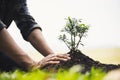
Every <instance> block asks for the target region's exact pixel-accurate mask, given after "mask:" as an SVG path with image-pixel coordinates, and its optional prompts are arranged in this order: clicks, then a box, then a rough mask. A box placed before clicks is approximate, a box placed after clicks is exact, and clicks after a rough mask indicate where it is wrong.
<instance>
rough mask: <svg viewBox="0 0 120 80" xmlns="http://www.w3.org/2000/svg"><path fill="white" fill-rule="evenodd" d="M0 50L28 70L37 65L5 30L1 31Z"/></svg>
mask: <svg viewBox="0 0 120 80" xmlns="http://www.w3.org/2000/svg"><path fill="white" fill-rule="evenodd" d="M0 50H1V51H2V52H4V53H5V54H6V55H7V56H9V57H10V58H11V59H13V60H14V61H15V62H16V63H17V64H19V65H20V66H22V67H24V68H26V69H28V68H29V67H30V66H32V65H34V63H35V62H34V61H33V60H32V59H31V58H30V57H29V56H28V55H27V54H26V53H25V52H24V51H23V50H22V49H21V48H19V46H18V45H17V44H16V43H15V41H14V40H13V39H12V37H11V36H10V35H9V33H8V32H7V30H6V29H5V28H4V29H2V30H1V31H0Z"/></svg>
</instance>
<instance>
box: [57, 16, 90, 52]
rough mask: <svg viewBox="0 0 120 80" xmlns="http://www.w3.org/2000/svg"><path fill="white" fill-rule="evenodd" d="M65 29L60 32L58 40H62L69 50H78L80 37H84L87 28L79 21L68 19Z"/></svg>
mask: <svg viewBox="0 0 120 80" xmlns="http://www.w3.org/2000/svg"><path fill="white" fill-rule="evenodd" d="M66 20H67V22H66V24H65V27H64V28H63V29H62V30H61V33H62V34H60V35H59V40H62V41H63V42H64V43H65V44H66V45H67V47H68V48H69V49H70V50H76V49H78V46H79V44H81V45H83V44H82V43H81V39H82V37H85V36H86V32H87V31H88V29H89V26H88V25H86V24H84V23H82V20H81V19H76V18H70V17H68V18H67V19H66Z"/></svg>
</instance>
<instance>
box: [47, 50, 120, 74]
mask: <svg viewBox="0 0 120 80" xmlns="http://www.w3.org/2000/svg"><path fill="white" fill-rule="evenodd" d="M68 54H70V57H71V60H69V61H67V62H61V63H60V64H58V65H49V66H47V67H46V68H49V69H50V68H54V69H59V68H63V69H69V68H70V67H72V66H74V65H81V66H83V67H84V68H83V69H82V71H81V72H82V73H85V72H88V71H90V69H91V68H92V67H94V68H99V69H102V70H103V71H105V72H108V71H110V70H113V69H117V68H120V65H114V64H103V63H100V62H99V61H95V60H93V59H91V58H90V57H88V56H86V55H84V54H83V53H82V52H81V51H80V50H76V51H75V50H71V51H70V52H69V53H68Z"/></svg>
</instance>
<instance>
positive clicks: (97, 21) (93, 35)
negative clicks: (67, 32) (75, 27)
mask: <svg viewBox="0 0 120 80" xmlns="http://www.w3.org/2000/svg"><path fill="white" fill-rule="evenodd" d="M27 1H28V2H27V3H28V9H29V12H30V14H31V15H32V16H33V17H34V18H35V20H36V22H37V23H38V24H39V25H40V26H41V27H42V29H43V31H42V32H43V35H44V37H45V39H46V41H47V43H48V45H49V46H50V47H51V48H52V49H53V50H54V51H58V52H62V51H66V50H68V49H67V47H66V45H65V44H64V43H63V42H61V41H59V40H58V35H59V33H60V29H61V28H62V27H64V25H65V19H64V18H67V17H68V16H70V17H71V18H78V19H83V21H84V22H85V23H86V24H89V25H90V26H91V27H90V30H89V31H88V33H87V34H88V36H87V37H86V38H83V39H82V41H83V44H84V45H85V46H84V47H82V48H96V47H120V9H119V8H120V0H27ZM8 30H9V32H10V33H11V35H12V36H13V38H14V40H15V41H16V42H17V43H18V45H19V46H20V47H21V48H22V49H24V50H25V51H34V50H33V48H32V46H30V44H29V43H27V42H25V41H24V40H23V39H22V37H21V35H20V32H19V30H18V29H17V28H16V26H15V24H14V22H13V23H12V25H11V27H10V28H9V29H8Z"/></svg>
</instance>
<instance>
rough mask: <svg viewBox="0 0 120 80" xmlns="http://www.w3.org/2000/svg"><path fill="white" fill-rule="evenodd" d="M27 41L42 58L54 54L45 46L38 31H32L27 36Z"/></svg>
mask: <svg viewBox="0 0 120 80" xmlns="http://www.w3.org/2000/svg"><path fill="white" fill-rule="evenodd" d="M28 40H29V41H30V43H31V44H32V45H33V46H34V47H35V48H36V49H37V50H38V51H39V52H40V53H42V54H43V55H44V56H47V55H49V54H53V53H54V52H53V51H52V50H51V49H50V47H49V46H48V45H47V43H46V41H45V39H44V37H43V35H42V32H41V31H40V29H34V30H33V31H32V32H31V33H30V35H29V36H28Z"/></svg>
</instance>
